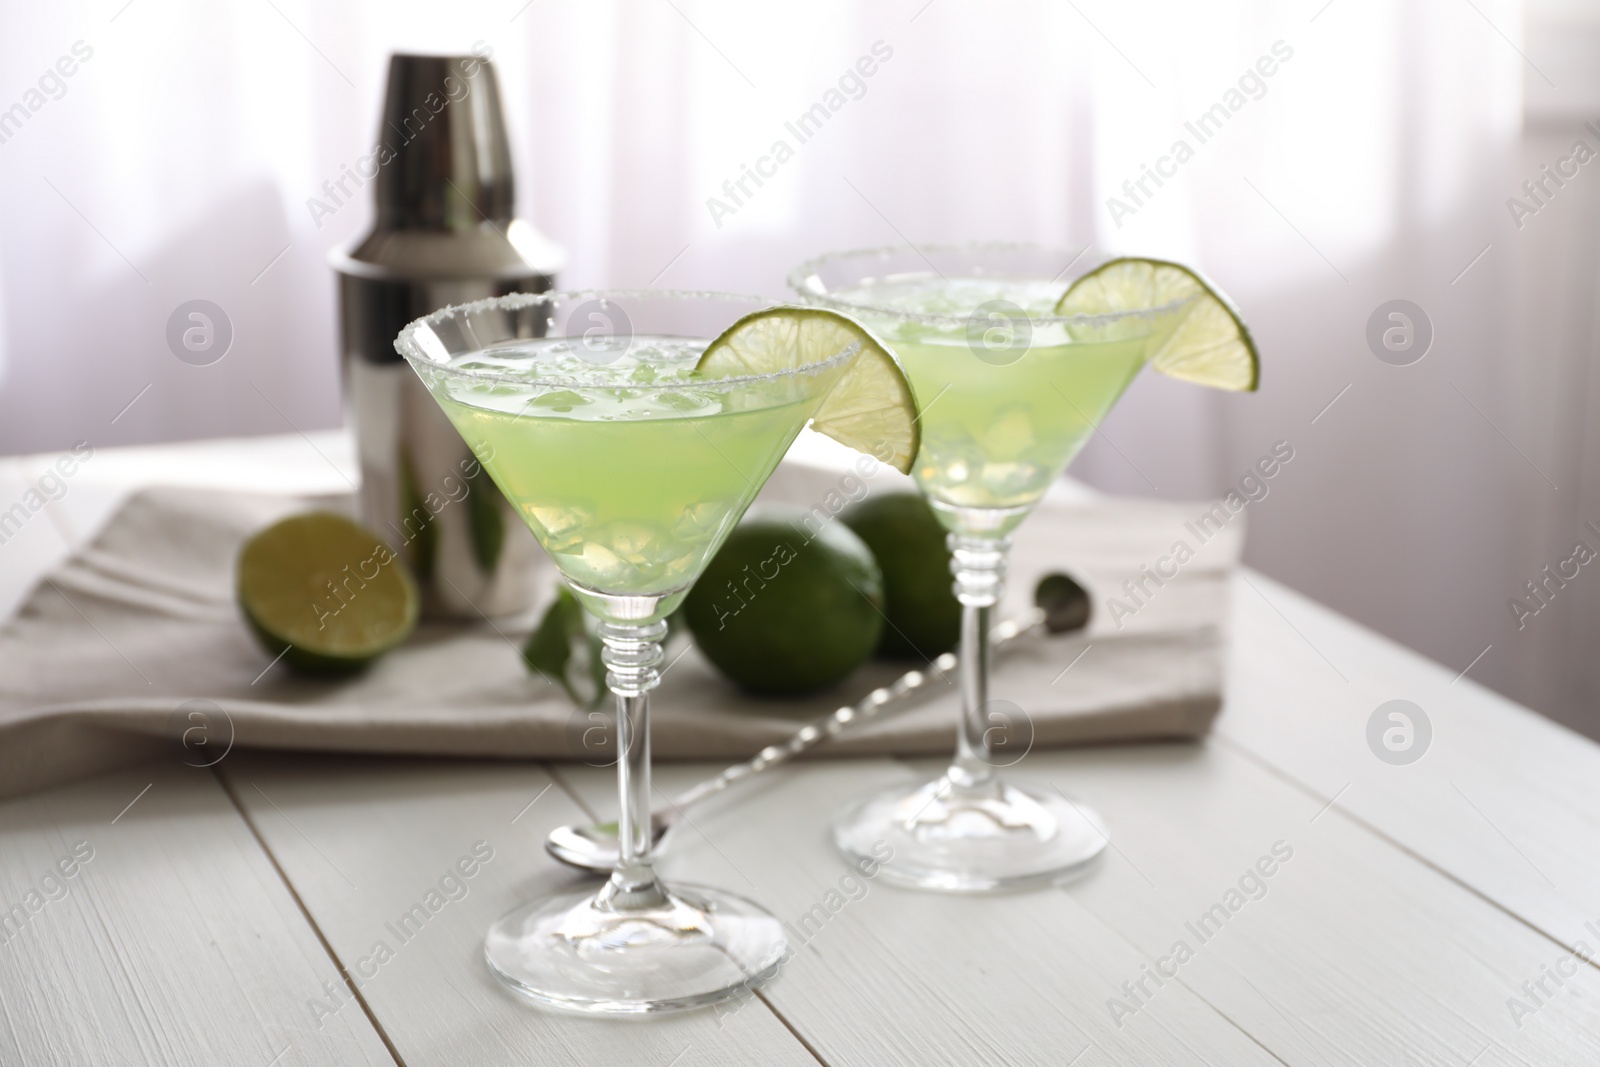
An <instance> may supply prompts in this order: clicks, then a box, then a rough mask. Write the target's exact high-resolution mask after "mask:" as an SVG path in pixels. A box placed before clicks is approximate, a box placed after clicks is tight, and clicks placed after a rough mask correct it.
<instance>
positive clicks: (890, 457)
mask: <svg viewBox="0 0 1600 1067" xmlns="http://www.w3.org/2000/svg"><path fill="white" fill-rule="evenodd" d="M851 346H855V350H856V352H855V356H854V357H853V358H852V359H851V360H850V366H849V367H848V368H847V369H846V370H845V372H844V374H843V375H842V376H841V377H840V379H839V381H838V382H837V383H835V385H834V387H833V389H832V390H831V391H830V392H829V393H828V396H827V398H826V399H825V400H823V402H822V406H821V407H820V408H818V409H817V413H816V414H815V415H814V416H812V419H811V428H812V429H813V430H815V431H817V432H818V433H820V434H823V435H824V436H827V437H831V438H833V439H834V440H835V441H838V442H839V443H840V444H843V445H849V446H850V447H851V448H853V449H855V450H856V451H857V452H866V453H870V454H871V455H874V456H876V457H878V459H879V460H881V461H882V462H884V463H887V464H888V465H889V466H891V467H893V468H894V469H895V470H897V471H899V472H900V473H901V474H910V473H911V461H912V460H914V459H916V457H917V449H918V448H919V447H921V444H922V425H921V419H920V416H919V415H918V414H917V398H916V394H915V393H913V392H912V391H911V382H910V381H909V380H908V379H907V378H906V375H905V371H903V370H902V369H901V368H900V364H899V362H898V361H897V360H896V359H895V357H894V356H893V355H892V354H891V353H890V352H889V350H888V349H886V348H884V347H883V345H881V344H879V343H878V341H877V339H876V338H874V337H873V336H872V335H871V334H870V333H868V332H867V331H866V330H864V329H863V328H862V327H861V324H860V323H858V322H856V321H855V320H854V319H850V318H846V317H845V316H844V315H841V314H839V313H838V312H837V311H829V310H828V309H826V308H801V307H789V306H787V305H779V306H777V307H770V308H766V309H765V310H762V311H754V312H751V313H750V314H748V315H746V316H745V317H744V318H742V319H740V320H739V321H738V322H736V323H734V324H733V325H732V326H729V327H728V328H727V329H726V330H723V331H722V333H721V334H720V335H719V336H718V337H717V339H716V340H714V341H712V342H711V343H710V344H709V345H707V346H706V350H705V352H703V353H702V354H701V356H700V362H699V363H698V364H697V365H696V366H695V369H696V370H697V371H699V372H700V373H701V374H703V375H706V376H707V377H719V378H730V377H734V376H736V375H741V374H771V373H773V372H774V371H783V370H792V369H794V368H795V367H807V366H810V365H811V364H813V363H821V362H823V361H825V360H828V359H832V358H833V357H834V356H837V355H838V354H839V353H841V352H843V351H844V350H845V349H847V348H850V347H851Z"/></svg>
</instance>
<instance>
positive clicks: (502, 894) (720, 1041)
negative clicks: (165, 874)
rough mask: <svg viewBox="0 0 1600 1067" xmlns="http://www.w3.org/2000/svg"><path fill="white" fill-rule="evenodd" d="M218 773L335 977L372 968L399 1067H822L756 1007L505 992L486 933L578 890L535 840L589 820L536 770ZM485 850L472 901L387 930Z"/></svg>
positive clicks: (254, 768) (229, 769)
mask: <svg viewBox="0 0 1600 1067" xmlns="http://www.w3.org/2000/svg"><path fill="white" fill-rule="evenodd" d="M219 766H220V767H221V768H222V769H223V770H224V773H225V775H226V776H227V778H228V781H229V782H230V784H231V785H232V787H233V789H234V791H235V795H236V796H238V797H239V799H240V801H241V803H243V804H244V805H245V807H246V808H247V810H248V811H249V812H250V816H251V819H252V820H253V822H254V823H255V825H256V827H257V828H258V830H259V831H260V833H261V834H262V836H263V837H264V838H265V839H266V841H267V842H268V846H269V848H270V849H271V850H272V852H273V855H274V856H275V857H276V858H277V860H278V862H279V864H280V865H281V866H282V867H283V869H284V870H285V871H287V872H289V877H290V878H291V879H292V880H293V882H294V885H295V887H296V890H297V892H298V893H299V895H300V899H301V900H302V901H304V903H305V905H306V907H307V908H308V910H309V911H310V912H311V914H312V915H313V917H314V918H315V920H316V922H317V924H318V926H319V928H320V929H321V930H322V932H323V935H324V936H325V937H326V938H327V940H328V943H329V944H330V945H332V946H333V949H334V952H335V953H336V954H337V955H338V957H339V959H340V961H341V962H342V963H343V965H344V966H345V967H346V968H350V969H354V970H358V971H359V969H360V968H362V967H363V965H362V963H361V961H362V960H363V959H364V958H371V959H372V960H373V962H372V963H370V964H367V965H365V970H366V971H370V972H372V973H371V977H370V978H368V977H367V976H366V975H365V974H360V975H359V977H361V978H362V980H363V982H364V984H363V985H362V995H363V996H364V997H365V998H366V1001H367V1003H368V1004H369V1005H370V1006H371V1008H372V1011H373V1013H374V1015H375V1016H376V1018H377V1019H378V1022H379V1025H380V1026H382V1027H383V1030H384V1033H385V1034H386V1035H387V1036H388V1038H389V1040H390V1041H391V1042H392V1043H393V1044H394V1047H395V1048H396V1050H397V1051H398V1052H399V1054H400V1057H401V1059H402V1060H404V1061H405V1062H406V1063H408V1064H439V1065H452V1064H459V1065H462V1067H491V1065H494V1064H511V1063H517V1064H522V1063H639V1064H647V1065H648V1064H658V1065H662V1067H665V1065H667V1064H669V1063H670V1064H673V1065H674V1067H695V1065H700V1064H717V1065H723V1064H725V1065H729V1067H733V1065H739V1067H744V1065H748V1064H763V1065H765V1064H773V1065H796V1067H815V1064H816V1060H815V1059H814V1058H813V1057H812V1056H811V1055H810V1053H808V1052H807V1051H806V1049H805V1047H804V1046H803V1045H802V1044H801V1043H800V1042H799V1041H798V1040H797V1039H796V1038H795V1037H794V1036H793V1035H792V1034H791V1033H790V1032H789V1031H788V1029H786V1028H785V1027H784V1025H783V1023H782V1022H781V1021H779V1020H778V1019H777V1018H776V1017H775V1016H774V1015H773V1014H772V1012H771V1011H770V1010H769V1009H768V1008H767V1007H766V1006H765V1005H763V1004H762V1003H761V1002H760V1001H759V1000H756V1001H753V1002H751V1003H750V1004H749V1005H748V1006H747V1007H745V1008H744V1009H743V1010H741V1011H740V1012H738V1013H737V1014H736V1015H735V1016H733V1017H731V1018H729V1019H727V1020H726V1022H725V1023H723V1024H721V1025H719V1020H718V1019H717V1017H715V1016H714V1015H712V1014H711V1013H709V1012H695V1013H689V1014H684V1015H676V1016H669V1017H665V1018H660V1019H655V1020H650V1021H648V1022H637V1023H631V1022H624V1023H619V1022H616V1021H614V1020H594V1019H584V1018H577V1017H573V1016H568V1015H558V1014H554V1013H551V1012H545V1011H540V1010H538V1009H536V1008H534V1007H532V1006H529V1005H527V1004H525V1003H523V1002H521V1001H519V1000H517V999H516V998H514V997H513V996H512V995H511V994H509V993H507V992H506V991H504V990H503V989H501V987H500V986H499V985H498V983H496V982H495V981H494V979H493V978H492V977H491V976H490V975H489V972H488V969H487V966H486V965H485V964H484V962H483V937H484V933H485V931H486V930H487V929H488V926H489V924H490V923H491V922H492V921H493V920H494V919H496V918H498V917H499V916H500V915H502V914H504V913H505V912H506V911H509V910H510V909H511V908H512V907H514V906H516V905H517V904H519V903H521V902H523V901H525V900H528V899H531V898H533V897H535V896H539V895H542V894H545V893H549V892H552V891H556V890H558V889H563V888H565V887H567V886H572V885H577V884H580V880H579V879H577V878H576V877H575V876H574V875H573V874H572V872H570V871H568V870H567V869H566V868H562V867H559V866H558V865H557V864H556V863H555V862H554V861H552V860H550V859H549V858H548V857H546V856H545V855H544V852H543V841H544V835H545V833H546V832H547V831H548V830H549V829H550V828H551V827H553V826H556V825H559V824H560V823H562V822H567V821H571V820H573V819H577V818H580V817H581V816H582V813H581V812H580V811H579V809H578V808H577V807H576V805H574V804H573V803H572V801H571V800H570V799H569V798H568V797H567V796H566V794H565V793H564V792H563V791H562V790H561V789H560V788H559V787H554V786H553V785H552V783H551V780H550V778H549V777H548V776H547V775H546V774H545V773H544V772H543V771H542V770H541V769H539V768H538V767H537V766H536V765H532V764H492V763H476V764H470V763H428V762H421V761H407V760H370V761H368V760H349V759H338V758H333V757H305V758H294V757H283V756H269V755H256V754H247V753H238V754H235V755H234V756H232V757H230V758H229V759H228V760H226V761H224V762H223V763H222V764H220V765H219ZM547 786H550V787H551V788H549V789H548V791H546V787H547ZM530 802H533V803H532V806H531V807H530V806H529V804H530ZM478 841H483V842H486V843H487V845H488V846H489V847H491V848H492V849H493V850H494V856H493V859H492V860H490V861H489V862H488V863H486V864H483V865H482V866H481V867H480V869H479V870H478V871H477V873H476V874H475V876H474V877H473V878H472V879H471V880H470V881H467V882H466V883H465V885H466V886H467V890H468V891H467V893H466V895H465V896H462V897H461V898H460V899H459V900H456V901H453V902H450V903H448V904H446V905H445V906H444V907H442V908H441V909H440V910H439V911H438V912H437V913H436V914H435V915H433V916H432V917H431V918H430V919H429V920H428V921H427V923H426V925H424V926H423V927H422V928H421V930H420V931H419V932H416V933H414V934H413V935H412V936H410V937H409V938H408V940H407V941H405V942H404V943H401V942H400V940H399V938H398V937H397V936H396V934H395V932H394V930H393V929H391V926H387V925H385V924H391V925H392V924H394V923H395V922H396V921H397V920H398V919H399V917H400V916H401V915H402V914H404V913H405V912H407V910H408V909H410V908H411V907H412V905H414V904H416V903H419V902H421V901H422V900H423V898H424V896H425V894H426V893H427V892H428V890H429V889H430V888H433V887H435V886H436V885H437V884H438V880H439V877H440V875H441V874H442V873H443V872H445V871H446V870H447V868H449V867H450V865H452V864H454V863H455V862H456V861H457V859H459V858H460V857H462V856H465V855H467V854H468V853H469V852H470V851H471V849H472V848H473V846H474V843H475V842H478ZM480 847H481V846H480ZM403 932H407V933H410V930H409V928H408V930H406V931H403ZM379 942H384V943H385V944H386V945H387V946H388V947H389V949H390V950H391V951H392V958H391V959H389V960H388V961H387V962H382V963H379V962H377V960H376V950H375V946H376V945H377V944H378V943H379ZM346 1010H347V1012H353V1011H354V1010H355V1009H354V1008H349V1009H346ZM675 1057H676V1058H675Z"/></svg>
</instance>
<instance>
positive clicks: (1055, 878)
mask: <svg viewBox="0 0 1600 1067" xmlns="http://www.w3.org/2000/svg"><path fill="white" fill-rule="evenodd" d="M833 840H834V844H835V845H837V846H838V848H839V851H840V852H842V853H843V854H844V856H845V859H847V860H849V861H850V862H851V863H852V864H855V863H857V862H858V861H860V860H863V859H870V860H872V861H873V862H881V867H880V871H881V874H882V877H883V878H884V879H886V880H887V881H889V882H893V883H894V884H896V885H903V886H909V887H911V888H916V889H932V890H937V891H941V892H946V893H1003V892H1006V891H1007V890H1013V889H1028V888H1033V887H1037V886H1044V885H1051V884H1054V883H1057V882H1062V881H1065V880H1067V879H1070V878H1072V877H1075V876H1077V875H1079V874H1082V873H1083V872H1084V871H1085V870H1086V869H1087V867H1088V865H1089V863H1090V862H1091V861H1093V859H1094V858H1095V857H1096V856H1098V855H1099V854H1100V852H1101V850H1102V849H1104V848H1105V847H1106V844H1107V842H1108V841H1109V838H1108V837H1107V835H1106V828H1105V823H1103V822H1102V821H1101V819H1100V816H1099V815H1098V814H1097V813H1096V812H1095V811H1094V809H1093V808H1090V807H1088V806H1087V805H1085V804H1081V803H1079V802H1077V801H1069V800H1067V799H1066V798H1064V797H1062V796H1061V795H1060V794H1059V793H1056V792H1054V791H1053V790H1052V791H1050V792H1048V793H1045V792H1036V791H1033V790H1026V789H1019V788H1017V787H1016V786H1009V785H1005V784H1004V783H1001V782H994V783H991V784H990V785H989V786H988V787H986V788H982V789H975V790H970V789H960V788H957V787H954V786H952V784H951V783H950V782H949V780H948V779H944V778H941V779H939V780H938V781H936V782H929V783H928V784H927V785H924V786H922V787H921V788H918V789H908V788H907V787H905V786H903V785H899V786H891V787H889V788H887V789H880V790H878V791H877V792H874V793H870V794H868V795H867V796H864V797H862V798H860V799H858V800H856V801H853V802H852V803H850V804H848V805H846V806H845V808H844V809H843V810H842V811H840V812H839V814H838V816H837V817H836V818H835V820H834V824H833ZM886 845H887V846H888V848H889V849H892V850H893V854H892V856H891V857H890V858H889V859H887V860H884V859H883V856H884V853H885V852H886V851H887V850H886V849H885V847H884V846H886Z"/></svg>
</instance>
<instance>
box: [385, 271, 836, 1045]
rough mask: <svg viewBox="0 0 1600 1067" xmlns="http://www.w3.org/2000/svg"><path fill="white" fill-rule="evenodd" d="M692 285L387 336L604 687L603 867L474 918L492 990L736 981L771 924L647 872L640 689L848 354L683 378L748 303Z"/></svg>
mask: <svg viewBox="0 0 1600 1067" xmlns="http://www.w3.org/2000/svg"><path fill="white" fill-rule="evenodd" d="M764 303H765V302H764V301H761V300H759V299H757V298H754V297H738V296H728V295H722V294H713V293H674V292H666V291H660V290H657V291H650V292H590V293H541V294H537V295H528V294H514V295H511V296H506V297H498V298H495V299H492V300H484V301H480V302H478V303H474V304H467V305H463V306H460V307H454V308H447V309H445V310H443V311H439V312H436V313H434V314H432V315H429V316H427V317H425V318H422V319H418V320H417V321H416V322H414V323H412V324H411V325H409V326H407V327H406V328H405V330H404V331H402V333H401V334H400V337H399V338H398V340H397V341H396V342H395V344H396V347H397V348H398V349H399V350H400V352H401V354H402V355H404V356H405V357H406V359H407V360H408V361H409V362H410V363H411V366H412V367H413V368H414V369H415V370H416V372H417V374H418V375H419V376H420V377H421V379H422V380H423V382H424V383H425V384H426V385H427V386H428V388H429V390H430V391H431V392H432V394H433V396H434V399H436V400H437V401H438V402H439V405H440V407H442V408H443V409H444V412H445V414H446V415H448V416H449V418H450V420H451V422H452V423H454V424H455V427H456V429H457V430H459V431H460V432H461V436H462V438H463V439H465V440H466V442H467V444H468V445H469V446H470V447H471V448H472V450H473V452H474V454H475V455H476V456H477V457H478V459H479V460H480V461H481V462H482V464H483V466H484V468H485V469H486V470H487V471H488V472H489V474H490V476H491V477H492V478H493V479H494V481H495V484H496V485H498V486H499V487H500V490H501V491H502V492H503V493H504V494H505V495H506V497H507V498H508V499H509V500H510V501H511V504H512V506H513V507H514V508H515V509H516V511H517V512H518V513H519V514H520V515H521V516H522V518H523V520H524V521H525V522H526V523H527V524H528V527H529V528H530V529H531V530H532V531H533V533H534V536H535V537H536V538H537V539H538V541H539V543H540V544H541V545H542V546H543V547H544V550H545V551H546V552H547V553H548V554H549V555H550V558H551V559H552V560H554V561H555V564H556V566H557V568H559V570H560V571H561V575H562V577H563V578H564V579H565V581H566V583H567V585H568V586H569V587H570V588H571V589H572V591H573V593H574V594H575V595H576V596H577V597H578V599H579V600H580V601H581V602H582V603H583V605H584V607H585V608H586V609H587V610H588V611H589V612H590V613H592V614H593V615H594V616H595V617H596V618H597V619H599V621H600V626H599V631H600V637H601V640H602V653H601V655H602V658H603V660H604V662H605V665H606V667H607V669H608V673H607V675H606V681H607V684H608V685H609V686H610V688H611V690H612V692H613V693H615V694H616V704H617V747H618V751H619V752H620V753H621V755H620V757H619V759H618V761H617V783H618V789H619V792H620V794H621V809H622V814H621V818H620V821H619V826H618V838H619V843H620V861H619V863H618V864H617V867H616V869H615V870H614V871H613V872H612V874H611V877H610V879H609V880H608V881H607V882H606V884H605V886H604V887H602V888H601V889H600V890H599V892H598V893H593V892H574V893H567V894H562V895H557V896H554V897H550V898H547V899H542V900H535V901H532V902H530V903H528V904H525V905H523V906H522V907H519V908H517V909H515V910H514V911H512V912H510V913H509V914H507V915H505V916H503V917H502V918H501V919H500V920H498V921H497V922H496V923H495V924H494V925H493V926H492V927H490V929H489V934H488V938H487V940H486V941H485V945H484V951H485V954H486V956H487V958H488V963H489V967H490V969H491V970H492V971H493V972H494V974H495V976H496V977H497V978H499V979H500V981H502V982H503V983H505V984H506V985H507V986H509V987H510V988H511V989H512V990H514V991H516V992H517V993H520V994H522V995H524V996H526V997H529V998H531V999H533V1000H535V1001H537V1002H540V1003H543V1004H545V1005H548V1006H553V1007H557V1008H562V1009H567V1010H571V1011H578V1012H586V1013H597V1014H617V1015H639V1014H647V1013H652V1012H662V1011H672V1010H677V1009H685V1008H693V1007H698V1006H700V1005H704V1004H710V1003H714V1002H716V1001H718V1000H722V999H724V998H726V997H729V996H732V995H735V994H736V993H739V992H741V991H743V990H746V989H749V988H752V987H753V986H754V985H755V984H757V982H759V981H760V980H761V979H762V978H763V977H765V976H766V975H764V974H763V972H769V973H770V971H771V969H772V968H774V967H775V965H776V964H777V963H778V961H779V959H780V958H781V957H782V955H783V953H784V951H785V948H786V942H785V938H784V935H783V931H782V927H781V926H780V924H779V922H778V920H777V919H775V918H773V916H772V915H770V914H768V913H767V912H766V911H765V910H764V909H762V908H761V907H759V906H758V905H756V904H754V903H752V902H750V901H748V900H745V899H743V898H741V897H738V896H735V895H733V894H731V893H726V892H723V891H721V890H717V889H710V888H706V887H702V886H693V885H674V886H671V887H668V886H665V885H663V884H662V882H661V880H660V879H659V878H657V876H656V873H655V870H654V868H653V866H652V863H651V848H652V840H651V832H650V829H651V828H650V806H651V805H650V801H651V796H650V696H649V694H650V690H651V689H653V688H654V687H655V686H656V684H657V681H658V679H659V666H660V664H661V661H662V653H661V640H662V638H663V637H664V636H665V635H666V629H667V628H666V623H665V622H664V621H663V620H664V619H665V618H666V616H667V615H668V614H669V613H671V612H672V610H673V609H674V608H676V607H677V606H678V604H679V603H681V602H682V600H683V598H684V596H685V594H686V593H687V592H688V590H689V587H690V586H691V585H692V584H693V583H694V580H695V579H696V578H697V577H698V576H699V575H700V572H701V570H702V569H704V567H705V564H706V562H707V561H708V560H709V559H710V558H711V556H712V554H713V553H714V552H715V551H716V550H717V548H718V546H720V545H721V544H722V542H723V540H724V539H725V538H726V537H727V535H728V533H729V532H730V531H731V530H732V529H733V527H734V525H735V524H736V523H737V522H738V521H739V518H740V516H741V515H743V514H744V511H745V509H746V508H747V507H748V506H749V505H750V502H751V501H752V500H753V499H754V498H755V495H756V493H757V492H758V491H759V490H760V488H761V486H762V485H763V484H764V483H765V482H766V480H767V478H768V476H769V475H771V473H772V471H773V468H774V467H776V466H777V465H778V461H779V460H780V459H782V458H783V454H784V452H785V451H787V449H788V447H789V445H790V444H791V443H792V442H793V441H794V439H795V437H796V436H797V435H798V434H799V432H800V430H801V428H802V427H804V426H805V424H806V422H807V420H809V419H810V418H811V416H812V415H813V414H814V413H815V412H816V410H817V408H818V407H819V406H820V404H821V403H822V401H823V399H824V398H825V397H826V395H827V393H828V391H829V390H830V389H831V388H832V386H833V384H834V382H836V381H837V380H838V378H839V376H840V373H841V372H842V371H843V369H844V368H845V366H846V365H847V364H848V361H849V359H850V357H851V354H852V353H851V352H850V350H846V351H843V352H840V353H839V354H838V355H836V356H833V357H831V358H830V359H827V360H824V361H822V362H820V363H814V364H812V365H810V366H807V367H804V368H801V369H797V370H789V371H785V372H780V373H773V374H764V375H750V376H745V377H731V378H710V379H701V378H699V377H697V376H696V374H695V372H694V367H695V363H696V361H697V360H698V358H699V356H700V353H701V352H702V351H703V350H704V349H705V347H706V345H707V344H708V343H709V341H710V340H711V339H712V338H714V337H715V336H716V335H717V334H719V333H720V332H721V331H722V329H723V328H724V327H726V326H728V325H730V324H731V323H733V322H734V321H735V320H736V319H738V318H739V317H740V316H741V315H743V314H745V313H747V312H750V311H754V310H757V309H759V308H760V307H762V306H763V305H764Z"/></svg>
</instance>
